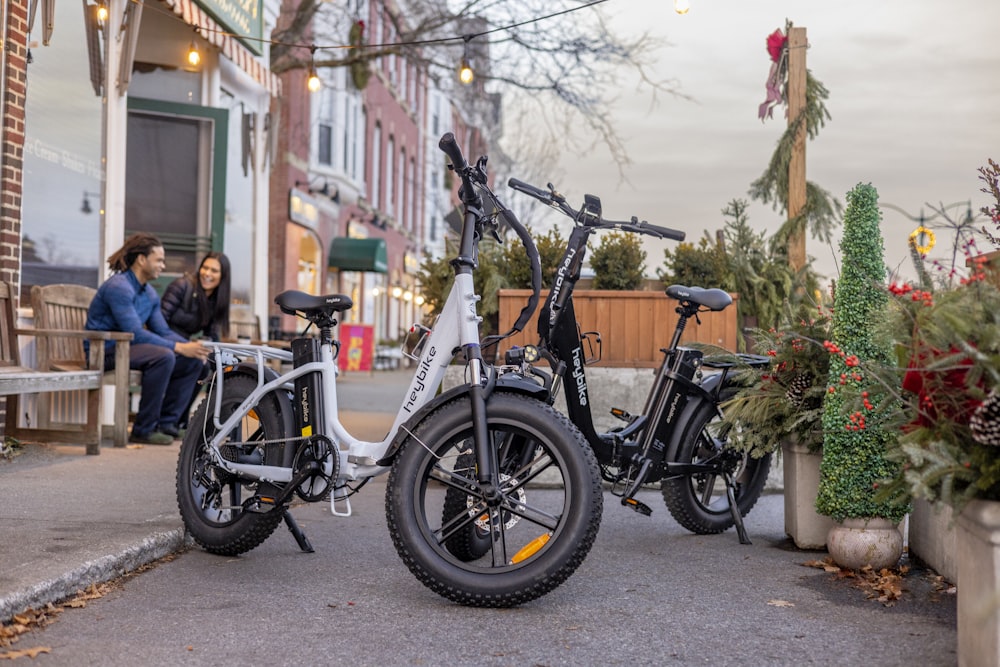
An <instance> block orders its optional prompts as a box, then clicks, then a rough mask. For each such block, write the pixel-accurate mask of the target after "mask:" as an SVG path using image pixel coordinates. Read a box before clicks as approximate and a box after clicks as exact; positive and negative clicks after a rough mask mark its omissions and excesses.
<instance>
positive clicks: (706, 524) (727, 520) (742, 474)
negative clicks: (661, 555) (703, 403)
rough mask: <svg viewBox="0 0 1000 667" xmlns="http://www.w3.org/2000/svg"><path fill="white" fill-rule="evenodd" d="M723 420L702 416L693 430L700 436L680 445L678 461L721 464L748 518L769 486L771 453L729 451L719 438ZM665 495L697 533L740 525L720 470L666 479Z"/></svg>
mask: <svg viewBox="0 0 1000 667" xmlns="http://www.w3.org/2000/svg"><path fill="white" fill-rule="evenodd" d="M734 394H735V390H729V389H726V390H723V392H722V397H721V398H720V403H721V402H725V401H726V400H728V399H729V398H731V397H732V396H733V395H734ZM721 421H722V420H721V418H720V417H719V415H718V413H715V414H708V415H706V416H705V417H703V418H702V419H701V423H700V424H696V425H695V428H694V429H693V430H692V432H694V433H697V434H698V435H697V436H696V437H694V438H689V439H688V441H687V442H685V443H683V444H682V445H681V447H680V449H679V450H678V453H677V457H676V459H675V460H676V461H677V462H679V463H719V464H720V466H721V468H722V469H725V470H728V471H729V472H731V473H732V476H733V480H734V482H735V485H736V486H735V489H734V494H735V497H736V506H737V507H738V508H739V511H740V515H741V516H746V515H747V514H749V512H750V510H751V509H752V508H753V506H754V505H755V504H757V499H758V498H760V494H761V493H762V492H763V490H764V485H765V484H766V483H767V474H768V472H769V471H770V469H771V455H770V454H766V455H764V456H762V457H760V458H753V457H751V456H750V455H749V454H747V453H745V452H739V451H735V450H733V449H731V448H728V447H726V442H725V440H721V439H719V437H718V432H719V425H720V424H721ZM662 493H663V500H664V502H665V503H666V505H667V509H669V510H670V514H671V515H672V516H673V517H674V519H675V520H676V521H677V523H679V524H680V525H682V526H684V527H685V528H687V529H688V530H690V531H691V532H693V533H698V534H700V535H709V534H712V533H721V532H723V531H725V530H728V529H729V528H731V527H732V526H733V524H734V523H735V521H734V519H733V515H732V512H731V511H730V509H729V499H728V498H727V497H726V480H725V477H724V475H723V474H722V473H721V471H720V472H713V473H700V474H696V475H685V476H681V477H674V478H671V479H665V480H663V483H662Z"/></svg>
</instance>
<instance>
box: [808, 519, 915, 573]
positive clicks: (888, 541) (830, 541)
mask: <svg viewBox="0 0 1000 667" xmlns="http://www.w3.org/2000/svg"><path fill="white" fill-rule="evenodd" d="M826 550H827V551H829V552H830V557H831V558H833V562H835V563H836V564H837V565H839V566H841V567H847V568H851V569H852V570H860V569H861V568H863V567H867V566H870V567H871V568H872V569H873V570H876V571H878V570H881V569H882V568H885V567H896V565H897V564H898V563H899V557H900V556H902V555H903V534H902V533H900V532H899V528H897V527H896V524H894V523H893V522H891V521H889V520H888V519H880V518H876V517H871V518H867V519H844V520H843V522H841V523H837V524H834V526H833V528H831V529H830V532H829V533H828V534H827V536H826Z"/></svg>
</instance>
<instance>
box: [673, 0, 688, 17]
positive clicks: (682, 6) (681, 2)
mask: <svg viewBox="0 0 1000 667" xmlns="http://www.w3.org/2000/svg"><path fill="white" fill-rule="evenodd" d="M690 9H691V2H690V1H689V0H674V11H675V12H677V13H678V14H687V13H688V10H690Z"/></svg>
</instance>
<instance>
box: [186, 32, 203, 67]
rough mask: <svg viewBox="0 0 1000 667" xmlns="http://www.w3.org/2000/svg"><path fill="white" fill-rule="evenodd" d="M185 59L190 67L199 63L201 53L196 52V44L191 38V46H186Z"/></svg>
mask: <svg viewBox="0 0 1000 667" xmlns="http://www.w3.org/2000/svg"><path fill="white" fill-rule="evenodd" d="M187 61H188V64H189V65H191V66H192V67H197V66H198V65H199V64H201V54H200V53H198V45H197V44H195V43H194V40H193V39H192V40H191V46H190V47H189V48H188V55H187Z"/></svg>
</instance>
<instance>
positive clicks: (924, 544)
mask: <svg viewBox="0 0 1000 667" xmlns="http://www.w3.org/2000/svg"><path fill="white" fill-rule="evenodd" d="M954 519H955V515H954V513H953V512H952V510H951V507H950V506H948V505H944V504H942V503H930V502H928V501H927V500H925V499H923V498H914V499H913V511H912V512H910V522H909V524H910V527H909V534H908V538H909V547H910V554H911V555H913V556H916V557H917V558H919V559H920V561H921V562H922V563H924V565H926V566H927V567H929V568H931V569H933V570H934V571H935V572H937V573H938V574H940V575H941V576H942V577H944V578H945V579H947V580H948V581H950V582H952V583H953V584H957V583H958V563H957V560H956V559H957V553H956V552H957V549H958V548H957V546H956V540H957V538H956V536H955V520H954Z"/></svg>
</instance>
